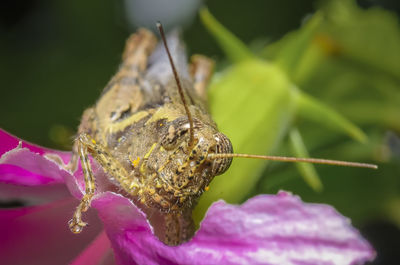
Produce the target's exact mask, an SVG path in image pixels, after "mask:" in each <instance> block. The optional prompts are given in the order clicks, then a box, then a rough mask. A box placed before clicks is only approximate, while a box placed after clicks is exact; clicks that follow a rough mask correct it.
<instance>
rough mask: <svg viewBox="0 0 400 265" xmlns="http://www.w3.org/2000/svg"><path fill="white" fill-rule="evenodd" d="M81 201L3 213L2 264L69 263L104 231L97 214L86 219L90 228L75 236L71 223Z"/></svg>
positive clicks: (0, 230)
mask: <svg viewBox="0 0 400 265" xmlns="http://www.w3.org/2000/svg"><path fill="white" fill-rule="evenodd" d="M77 203H78V201H77V200H76V199H73V198H71V197H70V198H69V199H67V200H61V201H56V202H54V203H51V204H47V205H41V206H33V207H23V208H19V209H11V210H10V209H1V210H0V234H1V237H0V252H1V262H0V263H1V264H13V265H19V264H21V265H25V264H41V265H46V264H48V265H54V264H68V263H69V262H70V261H71V260H72V259H73V258H75V257H76V256H78V255H79V253H80V252H81V251H82V249H84V248H85V246H86V245H87V244H89V243H90V242H91V241H92V240H93V239H94V238H95V236H96V235H97V234H99V233H100V232H101V229H102V225H101V222H100V220H99V219H98V218H97V216H96V214H95V213H94V211H91V210H90V211H89V212H88V213H87V214H86V215H85V218H86V220H88V221H89V222H90V229H85V230H84V231H83V232H82V233H81V234H79V235H75V234H72V233H71V231H70V230H69V228H68V224H67V223H68V220H69V219H70V218H71V216H72V212H73V209H74V208H75V207H76V205H77Z"/></svg>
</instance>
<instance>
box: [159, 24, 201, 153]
mask: <svg viewBox="0 0 400 265" xmlns="http://www.w3.org/2000/svg"><path fill="white" fill-rule="evenodd" d="M157 28H158V30H159V31H160V35H161V38H162V40H163V43H164V47H165V50H166V51H167V54H168V58H169V62H170V64H171V68H172V72H173V73H174V77H175V81H176V85H177V86H178V91H179V96H180V97H181V99H182V103H183V106H184V107H185V111H186V114H187V116H188V120H189V125H190V128H189V133H190V140H189V147H191V146H193V143H194V131H193V119H192V114H190V111H189V108H188V105H187V103H186V99H185V96H184V94H183V89H182V85H181V81H180V80H179V76H178V72H177V70H176V68H175V64H174V61H173V60H172V56H171V53H170V52H169V49H168V44H167V40H166V39H165V33H164V28H163V26H162V25H161V23H160V22H157Z"/></svg>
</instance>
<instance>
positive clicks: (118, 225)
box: [92, 192, 375, 264]
mask: <svg viewBox="0 0 400 265" xmlns="http://www.w3.org/2000/svg"><path fill="white" fill-rule="evenodd" d="M92 205H93V206H94V207H95V208H97V209H98V211H99V215H100V217H101V219H102V220H103V222H104V224H105V229H106V231H107V234H108V236H109V238H110V241H111V243H112V246H113V248H114V251H115V255H116V259H117V261H118V263H119V264H136V263H138V264H161V263H162V264H169V263H173V264H359V263H363V262H365V261H368V260H372V259H373V258H374V257H375V252H374V250H373V249H372V247H371V246H370V245H369V244H368V242H366V241H365V240H364V239H363V238H362V237H361V236H360V234H359V233H358V231H357V230H355V229H354V228H353V227H351V225H350V222H349V220H348V219H347V218H345V217H343V216H342V215H340V214H339V213H338V212H336V210H335V209H333V208H332V207H330V206H327V205H323V204H306V203H303V202H302V201H301V200H300V199H299V198H298V197H296V196H292V195H291V194H289V193H286V192H280V193H279V194H278V195H261V196H257V197H254V198H252V199H249V200H248V201H247V202H245V203H244V204H243V205H240V206H236V205H229V204H226V203H225V202H223V201H219V202H216V203H214V204H213V205H212V206H211V207H210V209H209V210H208V212H207V215H206V217H205V219H204V220H203V222H202V224H201V228H200V229H199V231H198V232H197V234H196V235H195V237H194V238H193V239H192V240H191V241H190V242H188V243H185V244H182V245H180V246H177V247H169V246H166V245H164V244H163V243H161V242H160V241H159V240H158V239H157V238H156V237H155V236H154V235H153V234H152V232H151V228H150V227H149V224H148V222H147V220H146V218H145V216H144V214H143V213H142V212H141V211H140V210H139V209H138V208H136V207H135V206H134V205H133V203H131V201H129V200H128V199H127V198H124V197H123V196H121V195H118V194H114V193H111V192H106V193H103V194H101V195H98V196H96V198H95V199H94V200H93V202H92Z"/></svg>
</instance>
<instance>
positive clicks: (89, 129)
mask: <svg viewBox="0 0 400 265" xmlns="http://www.w3.org/2000/svg"><path fill="white" fill-rule="evenodd" d="M158 28H159V30H160V35H161V37H162V39H163V45H162V44H159V45H158V46H157V45H156V44H157V40H156V37H155V36H154V35H153V33H151V32H150V31H148V30H145V29H140V30H139V31H137V33H135V34H133V35H131V36H130V38H129V39H128V40H127V42H126V46H125V50H124V52H123V56H122V64H121V65H120V68H119V70H118V71H117V73H116V74H115V76H114V77H113V78H112V79H111V81H110V82H109V83H108V85H107V86H106V87H105V88H104V90H103V92H102V94H101V96H100V98H99V100H98V101H97V102H96V104H95V105H94V106H93V107H91V108H89V109H87V110H86V111H85V112H84V114H83V117H82V120H81V124H80V126H79V129H78V137H77V139H76V141H75V143H74V147H73V155H72V158H71V161H70V163H69V164H68V165H67V168H68V169H69V170H71V171H75V170H76V168H77V165H78V160H79V159H80V162H81V165H82V170H83V173H84V181H85V194H84V196H83V198H82V199H81V201H80V203H79V205H78V207H77V208H76V210H75V212H74V214H73V217H72V219H71V220H70V221H69V227H70V229H71V231H72V232H74V233H80V232H81V231H82V229H83V228H84V227H85V226H86V225H87V224H86V223H85V222H84V221H83V220H82V213H84V212H86V211H87V210H88V208H89V207H90V201H91V199H92V197H93V195H94V194H95V176H94V173H93V171H92V167H91V162H90V160H89V158H88V155H89V154H90V155H91V156H92V158H93V159H94V160H96V161H97V163H98V164H99V165H100V166H101V167H102V169H103V171H104V172H105V173H106V174H107V177H108V178H109V180H110V181H111V182H112V183H114V184H115V185H116V186H117V187H119V188H120V189H121V192H122V193H123V194H124V195H126V196H128V197H129V198H131V199H132V200H133V201H134V202H135V204H136V205H138V207H140V208H141V209H142V210H143V211H144V212H146V213H147V214H148V216H150V217H149V221H150V222H157V223H158V224H159V225H157V226H156V227H154V229H155V230H154V232H155V234H156V236H158V237H159V239H160V240H161V241H163V242H164V243H165V244H168V245H178V244H181V243H182V242H185V241H187V240H189V239H190V238H191V237H192V236H193V234H194V232H195V229H194V224H193V221H192V218H191V213H192V209H193V208H194V206H195V204H196V202H197V199H198V198H199V197H200V196H201V194H202V193H203V192H204V191H206V190H207V189H208V185H209V183H210V182H211V181H212V179H213V178H214V177H215V176H217V175H220V174H222V173H223V172H225V171H226V170H227V169H228V168H229V166H230V164H231V161H232V158H233V157H247V158H258V159H267V160H280V161H303V162H315V163H326V164H339V165H348V166H360V167H373V165H369V164H362V163H351V162H343V161H332V160H323V159H301V158H290V157H272V156H257V155H247V154H234V153H232V152H233V149H232V144H231V142H230V140H229V139H228V138H227V137H226V136H225V135H224V134H222V133H221V132H219V131H218V129H217V125H216V124H215V123H214V122H213V120H212V119H211V117H210V115H209V114H208V113H207V106H206V103H207V102H206V101H207V98H206V88H207V84H208V81H209V80H210V77H211V74H212V68H213V62H212V61H211V60H210V59H208V58H206V57H204V56H200V55H195V56H193V57H192V59H191V64H190V66H189V67H187V65H186V57H185V54H184V51H183V47H182V46H181V44H180V42H179V37H178V35H177V32H173V33H171V34H170V35H169V37H168V42H167V40H166V37H165V34H164V30H163V28H162V26H161V25H160V24H158ZM167 43H168V44H167ZM168 45H171V46H170V47H171V48H172V49H171V50H170V49H169V47H168ZM188 68H189V69H190V71H189V70H188ZM171 69H172V71H171ZM155 212H156V214H154V213H155ZM154 216H155V217H154ZM153 217H154V218H157V220H153V219H154V218H153ZM152 218H153V219H152ZM160 222H161V225H160Z"/></svg>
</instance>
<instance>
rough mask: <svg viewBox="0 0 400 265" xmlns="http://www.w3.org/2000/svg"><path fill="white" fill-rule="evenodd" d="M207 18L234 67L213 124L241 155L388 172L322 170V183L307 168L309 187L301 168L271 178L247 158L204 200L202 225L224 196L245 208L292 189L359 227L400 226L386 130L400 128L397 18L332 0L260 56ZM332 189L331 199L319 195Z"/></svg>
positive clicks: (216, 88) (223, 82)
mask: <svg viewBox="0 0 400 265" xmlns="http://www.w3.org/2000/svg"><path fill="white" fill-rule="evenodd" d="M201 17H202V20H203V22H204V23H205V25H206V26H207V28H208V29H209V30H210V32H211V33H212V34H213V35H214V37H215V38H216V40H217V41H218V42H219V44H220V45H221V47H222V48H223V50H224V51H225V52H226V54H227V56H228V58H229V59H230V60H231V61H232V62H233V64H232V65H231V66H230V67H229V68H227V69H225V70H224V71H223V72H221V73H219V74H217V75H216V76H215V79H214V83H213V85H212V86H211V88H210V97H211V111H212V114H213V117H214V118H215V120H216V122H217V124H218V125H219V128H220V130H221V131H223V132H224V133H226V134H227V135H228V136H229V137H230V138H231V140H232V142H233V145H234V147H235V151H236V152H244V153H252V154H254V153H256V154H267V153H271V152H274V150H275V149H276V146H277V145H279V144H280V145H281V146H280V148H279V149H280V150H286V152H291V154H294V155H299V156H307V155H308V153H310V154H311V155H312V156H313V157H325V158H332V159H341V160H349V161H375V162H377V163H380V169H379V170H378V171H371V170H365V169H355V168H352V169H350V168H340V167H331V166H329V167H327V166H321V167H318V172H319V175H320V176H321V179H320V178H319V177H318V175H317V173H316V170H315V169H314V166H312V165H298V166H297V168H298V169H299V172H300V175H301V176H302V177H303V179H304V180H305V183H306V184H305V183H304V182H302V181H300V179H299V178H298V177H296V176H298V175H299V174H296V172H293V170H294V167H293V166H290V165H282V164H279V165H276V164H274V166H273V167H269V168H268V169H267V170H265V171H264V173H262V172H263V169H264V165H265V163H264V162H263V161H244V160H237V161H234V163H233V165H232V167H231V170H230V171H228V172H227V173H226V174H225V175H223V176H220V177H218V178H216V179H215V180H214V181H213V183H212V185H211V188H210V192H208V193H207V194H205V195H204V196H203V197H202V198H201V201H200V204H199V207H198V208H197V212H196V214H197V218H200V217H201V216H202V214H203V212H204V209H206V207H207V206H208V205H209V204H210V202H211V201H213V200H215V199H216V198H224V199H226V200H227V201H228V202H240V201H242V200H243V199H244V198H247V197H249V196H252V195H254V194H259V193H270V192H276V190H278V189H281V188H284V189H289V190H291V191H294V192H295V193H296V194H301V196H302V198H305V199H306V200H311V201H319V202H321V201H322V202H326V203H330V204H332V205H334V206H335V207H337V208H338V209H339V210H340V211H341V212H343V213H345V214H346V215H347V216H350V217H351V218H352V220H354V221H355V222H356V223H357V224H362V223H365V222H366V221H368V220H371V218H375V219H376V218H380V219H382V218H383V219H389V220H391V221H392V222H395V223H396V224H397V225H398V226H400V218H399V216H400V214H399V209H400V204H399V201H400V199H399V198H400V197H399V195H400V181H399V178H398V175H399V165H398V163H397V164H396V163H394V161H393V162H391V153H390V151H389V150H390V149H389V148H388V146H387V144H386V142H385V140H384V138H385V137H384V135H385V133H386V131H388V130H392V131H394V132H395V133H399V131H400V118H399V117H400V105H399V102H400V90H399V84H400V52H399V47H400V31H399V25H398V21H397V18H396V17H395V16H394V15H393V14H391V13H390V12H387V11H384V10H381V9H379V8H371V9H367V10H362V9H360V8H359V7H358V6H357V5H356V4H355V3H354V1H350V0H343V1H328V2H324V4H321V5H320V8H319V10H318V11H317V12H316V13H315V14H314V15H312V16H310V17H309V18H308V19H307V20H306V21H305V23H304V25H303V26H302V28H301V29H299V30H298V31H295V32H292V33H289V34H287V35H286V36H285V37H284V38H282V39H281V40H279V41H277V42H275V43H272V44H270V45H268V46H267V47H266V48H265V49H264V50H262V51H261V52H260V53H259V55H258V56H257V55H255V54H253V53H252V52H250V51H249V49H248V48H247V47H246V46H245V45H244V44H243V43H241V42H240V41H239V40H238V39H237V38H236V37H234V36H233V35H232V33H229V32H228V31H227V30H226V29H224V28H223V27H222V26H221V25H220V24H219V23H218V22H217V21H216V20H215V19H214V18H213V17H212V16H211V15H210V14H209V13H208V11H207V10H203V11H202V13H201ZM299 88H301V90H300V89H299ZM306 93H307V94H306ZM224 102H229V104H224ZM322 102H324V103H322ZM328 106H329V107H328ZM332 109H335V110H337V111H333V110H332ZM339 113H340V114H339ZM343 117H349V119H350V120H352V121H353V122H354V123H356V124H358V125H359V126H361V127H362V129H363V131H365V132H367V136H366V135H365V134H364V133H363V132H362V131H361V130H360V129H358V127H356V126H354V125H353V124H352V123H350V122H349V121H348V120H347V119H345V118H343ZM317 123H318V124H317ZM320 125H322V126H320ZM338 132H342V133H338ZM343 132H345V133H347V134H348V135H349V136H351V137H352V138H353V139H355V140H358V142H354V141H352V140H350V139H348V138H347V137H345V136H344V135H343ZM285 135H287V136H288V137H287V138H284V137H285ZM304 143H305V144H304ZM305 146H307V149H306V148H305ZM307 150H308V151H307ZM322 184H324V185H323V186H324V191H323V192H322V193H316V192H310V188H312V189H313V190H314V191H321V190H322V187H323V186H322Z"/></svg>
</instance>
